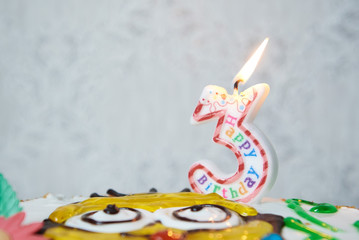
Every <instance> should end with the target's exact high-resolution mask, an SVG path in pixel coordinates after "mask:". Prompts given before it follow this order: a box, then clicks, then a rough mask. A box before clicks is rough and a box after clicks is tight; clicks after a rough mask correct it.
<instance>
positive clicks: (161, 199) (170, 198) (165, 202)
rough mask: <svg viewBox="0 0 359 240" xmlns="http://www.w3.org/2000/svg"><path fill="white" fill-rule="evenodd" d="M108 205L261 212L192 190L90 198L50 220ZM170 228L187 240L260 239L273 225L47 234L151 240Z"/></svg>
mask: <svg viewBox="0 0 359 240" xmlns="http://www.w3.org/2000/svg"><path fill="white" fill-rule="evenodd" d="M108 204H116V206H117V207H119V208H120V207H129V208H141V209H144V210H147V211H151V212H154V211H156V210H158V209H160V208H170V207H187V206H192V205H197V204H216V205H221V206H224V207H226V208H228V209H231V210H233V211H235V212H237V213H239V214H240V215H242V216H254V215H256V214H257V211H256V210H255V209H254V208H252V207H249V206H246V205H244V204H240V203H235V202H232V201H228V200H225V199H223V198H222V197H221V196H219V195H217V194H208V195H203V194H198V193H190V192H181V193H168V194H163V193H155V194H135V195H129V196H124V197H97V198H90V199H88V200H85V201H83V202H80V203H74V204H70V205H66V206H63V207H60V208H58V209H56V210H55V211H54V212H53V213H52V214H51V215H50V217H49V218H50V219H51V220H52V221H54V222H57V223H64V222H65V221H66V220H67V219H69V218H71V217H73V216H75V215H79V214H82V213H85V212H89V211H95V210H103V209H104V208H106V206H107V205H108ZM164 231H167V233H168V234H171V235H174V236H186V239H228V240H229V239H239V237H240V239H246V240H257V239H261V237H263V236H265V235H267V234H269V233H271V232H272V231H273V228H272V225H270V224H269V223H267V222H264V221H252V222H249V223H247V224H245V225H239V226H236V227H232V228H227V229H223V230H194V231H188V232H187V231H185V230H179V229H173V228H168V227H165V226H163V225H162V224H160V223H156V224H153V225H149V226H146V227H144V228H142V229H140V230H136V231H132V232H128V233H125V234H121V233H95V232H88V231H82V230H79V229H75V228H69V227H63V226H59V227H54V228H49V229H48V230H46V232H45V236H46V237H49V238H51V239H54V240H65V239H66V240H85V239H86V240H91V239H96V240H105V239H106V240H118V239H133V240H137V239H138V240H140V239H148V237H149V236H151V235H153V234H156V233H158V232H164Z"/></svg>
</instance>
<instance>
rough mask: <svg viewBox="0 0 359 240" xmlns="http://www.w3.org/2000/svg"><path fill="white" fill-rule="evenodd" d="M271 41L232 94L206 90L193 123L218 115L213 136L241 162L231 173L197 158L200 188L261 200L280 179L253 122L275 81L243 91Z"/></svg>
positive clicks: (194, 172) (192, 176) (193, 179)
mask: <svg viewBox="0 0 359 240" xmlns="http://www.w3.org/2000/svg"><path fill="white" fill-rule="evenodd" d="M267 42H268V39H265V40H264V42H263V43H262V44H261V45H260V47H259V48H258V49H257V50H256V52H255V53H254V54H253V56H252V57H251V58H250V59H249V60H248V62H247V63H246V64H245V65H244V66H243V67H242V69H241V70H240V71H239V73H238V74H237V75H236V77H235V78H234V92H233V94H232V95H230V94H228V93H227V91H226V90H225V89H224V88H222V87H218V86H213V85H209V86H206V87H205V88H204V90H203V92H202V95H201V97H200V99H199V102H198V105H197V107H196V109H195V111H194V113H193V117H192V120H193V123H202V122H206V121H208V120H213V119H218V123H217V127H216V129H215V133H214V137H213V140H214V141H215V142H216V143H218V144H221V145H224V146H226V147H227V148H229V149H230V150H231V151H232V152H233V153H234V155H235V157H236V158H237V161H238V168H237V170H236V172H235V173H234V174H232V175H231V176H228V174H224V173H222V172H221V171H220V170H219V169H216V168H215V166H214V165H212V164H211V163H210V162H205V161H200V162H196V163H195V164H194V165H192V166H191V168H190V171H189V174H188V177H189V181H190V184H191V187H192V189H193V190H194V191H195V192H199V193H217V194H219V195H221V196H222V197H224V198H226V199H230V200H234V201H240V202H245V203H248V202H253V201H256V200H259V199H260V197H261V196H262V195H263V194H264V193H266V192H267V191H268V190H269V189H270V188H271V186H272V185H273V184H274V182H275V179H276V176H277V159H276V155H275V152H274V150H273V148H272V146H271V144H270V143H269V141H268V140H267V139H266V137H265V136H264V135H263V134H261V133H260V132H259V131H258V130H257V129H256V127H255V126H254V125H253V124H252V121H253V120H254V118H255V116H256V114H257V112H258V110H259V108H260V107H261V105H262V103H263V102H264V100H265V98H266V97H267V95H268V93H269V86H268V85H267V84H257V85H255V86H252V87H250V88H248V89H246V90H245V91H243V92H241V93H238V85H239V84H243V83H244V82H245V81H246V80H248V79H249V77H250V75H251V74H252V73H253V71H254V69H255V66H256V64H257V62H258V61H259V59H260V57H261V55H262V53H263V51H264V49H265V46H266V44H267Z"/></svg>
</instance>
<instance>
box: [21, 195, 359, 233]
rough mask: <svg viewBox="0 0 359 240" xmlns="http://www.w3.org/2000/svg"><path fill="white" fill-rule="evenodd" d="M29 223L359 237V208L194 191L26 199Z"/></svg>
mask: <svg viewBox="0 0 359 240" xmlns="http://www.w3.org/2000/svg"><path fill="white" fill-rule="evenodd" d="M21 206H22V208H23V210H24V212H25V213H26V215H27V216H26V219H25V222H26V223H31V222H35V221H42V220H43V219H47V218H48V219H47V220H46V221H45V227H44V228H43V230H42V233H43V235H44V236H45V237H47V238H50V239H54V240H59V239H70V240H71V239H76V240H80V239H263V240H276V239H291V240H297V239H298V240H304V239H359V229H358V225H359V222H358V220H359V210H358V209H355V208H352V207H344V206H342V207H338V206H337V207H336V206H333V205H331V204H326V203H325V204H324V203H322V204H317V203H313V202H309V201H304V200H299V199H287V200H285V199H280V200H278V199H265V200H264V201H262V202H261V203H256V204H251V206H249V205H245V204H241V203H236V202H232V201H229V200H226V199H224V198H222V197H221V196H219V195H217V194H215V193H213V194H207V195H204V194H198V193H192V192H179V193H146V194H133V195H124V194H115V195H109V196H99V195H94V197H90V198H86V197H73V198H63V197H59V196H55V195H51V194H48V195H46V196H44V197H43V198H39V199H34V200H30V201H23V202H21Z"/></svg>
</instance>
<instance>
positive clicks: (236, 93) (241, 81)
mask: <svg viewBox="0 0 359 240" xmlns="http://www.w3.org/2000/svg"><path fill="white" fill-rule="evenodd" d="M240 83H242V84H243V83H244V80H243V79H238V80H237V81H236V82H235V83H234V85H233V95H238V86H239V84H240Z"/></svg>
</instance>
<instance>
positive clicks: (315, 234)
mask: <svg viewBox="0 0 359 240" xmlns="http://www.w3.org/2000/svg"><path fill="white" fill-rule="evenodd" d="M284 224H285V225H286V226H287V227H290V228H292V229H295V230H298V231H302V232H305V233H308V234H309V236H308V237H307V238H306V239H305V240H319V239H329V240H338V238H335V237H333V236H331V235H328V234H326V233H322V232H319V231H317V230H315V229H312V228H310V227H308V226H306V225H304V224H303V223H302V222H301V221H300V220H299V219H295V218H292V217H287V218H284Z"/></svg>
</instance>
